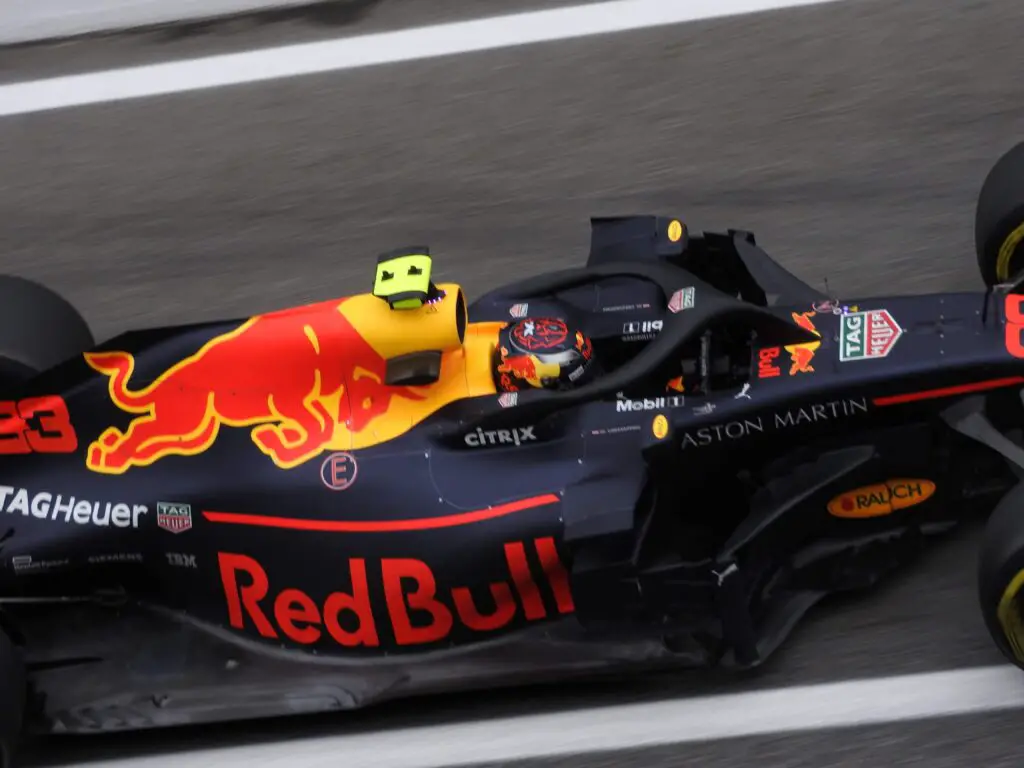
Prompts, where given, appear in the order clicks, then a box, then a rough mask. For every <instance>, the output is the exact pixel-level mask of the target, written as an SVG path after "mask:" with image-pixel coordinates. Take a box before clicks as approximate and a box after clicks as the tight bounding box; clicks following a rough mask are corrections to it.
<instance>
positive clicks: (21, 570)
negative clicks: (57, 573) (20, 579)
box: [11, 555, 69, 576]
mask: <svg viewBox="0 0 1024 768" xmlns="http://www.w3.org/2000/svg"><path fill="white" fill-rule="evenodd" d="M68 562H69V561H68V560H67V558H65V559H63V560H35V559H34V558H33V557H32V555H15V556H14V557H12V558H11V568H12V569H13V570H14V572H15V573H17V574H19V575H22V576H24V575H28V574H30V573H44V572H47V571H53V570H57V569H58V568H64V567H66V566H67V564H68Z"/></svg>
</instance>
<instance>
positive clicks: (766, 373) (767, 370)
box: [757, 347, 782, 379]
mask: <svg viewBox="0 0 1024 768" xmlns="http://www.w3.org/2000/svg"><path fill="white" fill-rule="evenodd" d="M780 355H782V347H767V348H765V349H759V350H757V375H758V378H761V379H773V378H775V377H776V376H781V375H782V369H781V368H780V367H779V366H778V365H777V364H776V363H775V361H776V360H778V359H779V356H780Z"/></svg>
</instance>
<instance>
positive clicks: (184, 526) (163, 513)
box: [156, 501, 192, 533]
mask: <svg viewBox="0 0 1024 768" xmlns="http://www.w3.org/2000/svg"><path fill="white" fill-rule="evenodd" d="M156 524H157V526H158V527H160V528H163V529H164V530H165V531H170V532H171V533H184V532H185V531H187V530H189V529H190V528H192V507H191V506H189V505H188V504H174V503H171V502H167V501H160V502H157V505H156Z"/></svg>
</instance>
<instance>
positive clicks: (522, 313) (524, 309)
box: [508, 304, 530, 319]
mask: <svg viewBox="0 0 1024 768" xmlns="http://www.w3.org/2000/svg"><path fill="white" fill-rule="evenodd" d="M529 311H530V305H529V304H513V305H512V306H511V307H509V308H508V313H509V315H511V316H512V317H514V318H517V319H518V318H522V317H526V314H527V313H528V312H529Z"/></svg>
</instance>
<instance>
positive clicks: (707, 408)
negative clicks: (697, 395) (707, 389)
mask: <svg viewBox="0 0 1024 768" xmlns="http://www.w3.org/2000/svg"><path fill="white" fill-rule="evenodd" d="M715 408H716V406H715V404H714V403H704V405H699V406H697V407H696V408H694V409H693V415H694V416H707V415H708V414H709V413H712V412H714V410H715Z"/></svg>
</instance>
